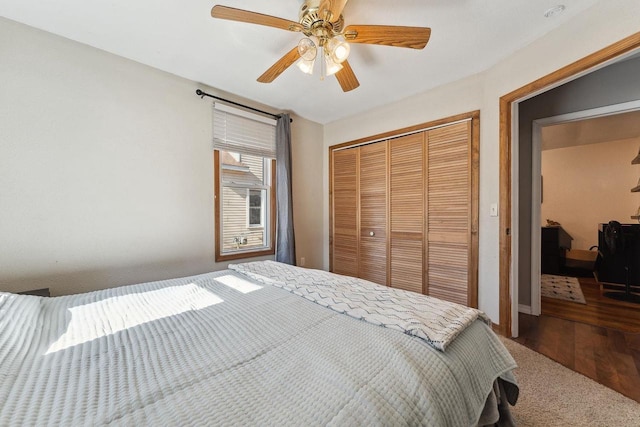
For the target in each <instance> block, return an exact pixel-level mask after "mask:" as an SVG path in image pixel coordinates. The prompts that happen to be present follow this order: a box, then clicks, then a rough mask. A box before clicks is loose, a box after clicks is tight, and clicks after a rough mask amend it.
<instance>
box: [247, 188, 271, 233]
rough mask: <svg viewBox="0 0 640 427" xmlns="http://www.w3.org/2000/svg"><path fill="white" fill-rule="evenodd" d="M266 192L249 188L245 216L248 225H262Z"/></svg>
mask: <svg viewBox="0 0 640 427" xmlns="http://www.w3.org/2000/svg"><path fill="white" fill-rule="evenodd" d="M266 197H267V192H266V191H265V190H249V207H248V208H247V209H248V213H247V217H248V219H249V227H264V213H265V212H264V205H265V202H266Z"/></svg>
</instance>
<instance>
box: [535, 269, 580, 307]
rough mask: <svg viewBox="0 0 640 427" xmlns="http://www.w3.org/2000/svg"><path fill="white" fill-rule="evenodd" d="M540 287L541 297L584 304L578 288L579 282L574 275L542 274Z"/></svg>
mask: <svg viewBox="0 0 640 427" xmlns="http://www.w3.org/2000/svg"><path fill="white" fill-rule="evenodd" d="M540 289H541V294H542V296H543V297H548V298H556V299H561V300H565V301H573V302H577V303H580V304H586V303H587V302H586V301H585V299H584V295H583V294H582V289H580V282H578V279H577V278H575V277H567V276H555V275H553V274H543V275H542V277H541V278H540Z"/></svg>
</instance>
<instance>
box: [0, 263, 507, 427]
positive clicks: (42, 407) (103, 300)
mask: <svg viewBox="0 0 640 427" xmlns="http://www.w3.org/2000/svg"><path fill="white" fill-rule="evenodd" d="M514 367H515V363H514V361H513V359H512V358H511V356H510V355H509V354H508V352H507V350H506V349H505V348H504V346H503V345H502V343H501V342H500V341H499V339H498V338H497V337H496V336H495V334H494V333H493V332H492V331H491V330H490V328H489V327H488V326H487V325H486V324H484V323H483V322H481V321H475V322H473V323H472V324H470V325H469V326H468V327H467V328H466V329H465V330H464V331H463V332H462V333H460V334H459V335H458V337H457V338H455V340H454V341H453V342H451V343H450V344H449V346H448V347H447V349H446V351H444V352H442V351H438V350H435V349H434V348H432V347H430V346H429V345H427V344H426V343H425V342H424V341H423V340H421V339H418V338H415V337H411V336H408V335H406V334H403V333H401V332H399V331H396V330H392V329H386V328H382V327H380V326H376V325H372V324H369V323H366V322H364V321H361V320H358V319H355V318H353V317H349V316H347V315H344V314H341V313H337V312H335V311H332V310H330V309H328V308H325V307H322V306H320V305H318V304H315V303H313V302H311V301H308V300H306V299H304V298H301V297H299V296H297V295H294V294H292V293H289V292H287V291H285V290H283V289H280V288H277V287H273V286H270V285H266V284H263V283H257V282H254V281H252V280H251V279H249V278H247V277H246V276H242V275H240V274H238V273H236V272H233V271H230V270H225V271H221V272H215V273H209V274H205V275H200V276H194V277H187V278H181V279H174V280H168V281H161V282H154V283H147V284H141V285H133V286H126V287H121V288H114V289H108V290H104V291H98V292H91V293H87V294H80V295H72V296H65V297H58V298H41V297H35V296H26V295H14V294H8V293H0V405H1V406H0V425H104V424H116V425H136V426H137V425H154V426H155V425H275V426H281V425H301V426H302V425H304V426H313V425H350V426H351V425H429V426H469V425H475V424H476V423H477V422H478V419H479V417H480V414H481V412H482V410H483V407H484V404H485V401H486V400H487V397H488V396H490V395H491V393H492V390H493V386H494V384H495V380H496V379H497V378H499V377H501V378H503V380H504V381H505V382H504V383H503V384H511V383H513V382H514V380H513V377H512V376H511V374H510V371H511V370H512V369H513V368H514ZM511 388H512V389H515V386H511Z"/></svg>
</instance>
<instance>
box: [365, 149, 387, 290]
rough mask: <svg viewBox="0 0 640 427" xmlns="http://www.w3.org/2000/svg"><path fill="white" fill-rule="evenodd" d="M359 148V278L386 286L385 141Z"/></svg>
mask: <svg viewBox="0 0 640 427" xmlns="http://www.w3.org/2000/svg"><path fill="white" fill-rule="evenodd" d="M359 150H360V257H359V258H360V266H359V274H358V275H359V277H361V278H363V279H366V280H370V281H372V282H375V283H379V284H381V285H387V284H388V283H387V203H388V201H387V195H388V191H387V142H386V141H385V142H377V143H375V144H369V145H364V146H362V147H360V148H359Z"/></svg>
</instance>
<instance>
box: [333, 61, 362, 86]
mask: <svg viewBox="0 0 640 427" xmlns="http://www.w3.org/2000/svg"><path fill="white" fill-rule="evenodd" d="M336 79H338V83H340V87H342V90H343V91H344V92H349V91H350V90H353V89H355V88H357V87H358V86H360V82H359V81H358V79H357V78H356V75H355V74H354V73H353V69H352V68H351V65H349V62H347V61H344V62H343V63H342V69H341V70H340V71H338V72H337V73H336Z"/></svg>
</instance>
